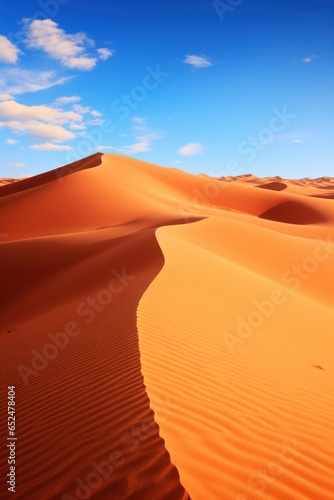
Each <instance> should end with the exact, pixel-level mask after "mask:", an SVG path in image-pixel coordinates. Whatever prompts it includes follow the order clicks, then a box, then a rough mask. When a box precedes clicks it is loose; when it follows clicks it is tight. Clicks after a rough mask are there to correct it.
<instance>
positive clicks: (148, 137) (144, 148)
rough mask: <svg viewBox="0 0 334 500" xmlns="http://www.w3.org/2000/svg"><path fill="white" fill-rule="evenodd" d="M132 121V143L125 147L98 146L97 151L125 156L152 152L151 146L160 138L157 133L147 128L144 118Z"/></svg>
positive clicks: (135, 118) (136, 118)
mask: <svg viewBox="0 0 334 500" xmlns="http://www.w3.org/2000/svg"><path fill="white" fill-rule="evenodd" d="M132 121H133V122H134V123H135V125H134V126H133V130H134V131H135V133H134V142H133V143H132V144H129V145H126V146H118V147H117V146H105V145H101V144H99V145H98V146H96V149H97V150H98V151H105V150H109V151H115V152H117V153H124V154H127V155H135V154H137V153H146V152H148V151H151V150H152V144H153V143H154V141H157V140H159V139H161V138H162V136H161V134H160V133H159V132H155V131H154V130H151V129H149V128H147V126H146V120H145V118H140V117H134V118H132Z"/></svg>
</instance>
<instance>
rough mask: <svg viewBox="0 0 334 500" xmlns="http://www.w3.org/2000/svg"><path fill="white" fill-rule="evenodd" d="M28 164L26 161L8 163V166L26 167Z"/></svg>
mask: <svg viewBox="0 0 334 500" xmlns="http://www.w3.org/2000/svg"><path fill="white" fill-rule="evenodd" d="M26 166H27V165H26V164H25V163H7V167H20V168H21V167H22V168H23V167H26Z"/></svg>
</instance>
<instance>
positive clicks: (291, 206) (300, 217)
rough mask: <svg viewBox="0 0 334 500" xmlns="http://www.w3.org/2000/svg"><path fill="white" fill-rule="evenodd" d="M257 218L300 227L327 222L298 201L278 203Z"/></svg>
mask: <svg viewBox="0 0 334 500" xmlns="http://www.w3.org/2000/svg"><path fill="white" fill-rule="evenodd" d="M259 217H260V218H261V219H267V220H271V221H275V222H284V223H285V224H301V225H307V224H317V223H320V222H326V221H327V218H326V217H325V216H324V215H323V214H321V213H319V212H318V211H317V210H315V209H313V208H311V207H308V206H307V205H306V204H304V203H301V202H298V201H286V202H283V203H280V204H279V205H277V206H275V207H273V208H270V209H269V210H267V211H266V212H264V213H262V214H261V215H260V216H259Z"/></svg>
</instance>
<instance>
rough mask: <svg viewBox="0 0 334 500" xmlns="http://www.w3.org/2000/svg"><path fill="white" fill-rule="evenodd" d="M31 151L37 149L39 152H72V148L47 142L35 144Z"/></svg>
mask: <svg viewBox="0 0 334 500" xmlns="http://www.w3.org/2000/svg"><path fill="white" fill-rule="evenodd" d="M30 149H36V150H38V151H70V150H71V149H72V147H71V146H64V145H63V146H61V145H60V144H51V143H50V142H46V143H44V144H33V145H32V146H30Z"/></svg>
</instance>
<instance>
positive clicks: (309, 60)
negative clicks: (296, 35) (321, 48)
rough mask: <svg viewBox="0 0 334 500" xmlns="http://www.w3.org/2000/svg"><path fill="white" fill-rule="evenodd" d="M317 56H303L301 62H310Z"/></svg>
mask: <svg viewBox="0 0 334 500" xmlns="http://www.w3.org/2000/svg"><path fill="white" fill-rule="evenodd" d="M317 57H318V56H316V55H314V54H312V55H311V56H310V57H305V59H303V63H310V62H312V61H313V59H316V58H317Z"/></svg>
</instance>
